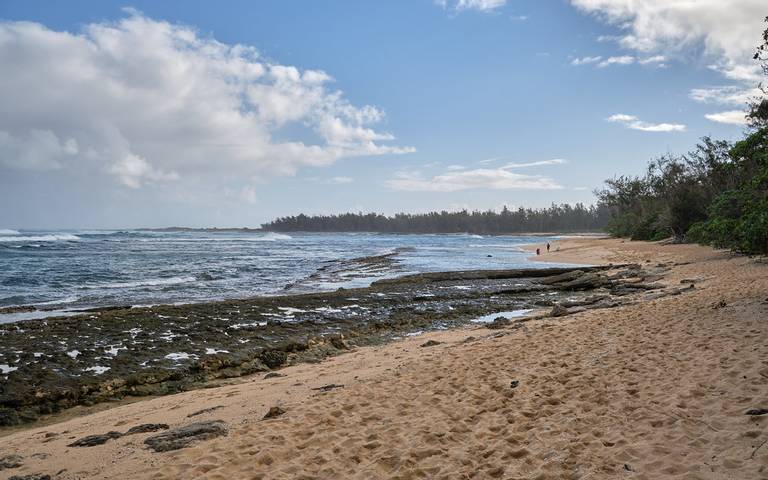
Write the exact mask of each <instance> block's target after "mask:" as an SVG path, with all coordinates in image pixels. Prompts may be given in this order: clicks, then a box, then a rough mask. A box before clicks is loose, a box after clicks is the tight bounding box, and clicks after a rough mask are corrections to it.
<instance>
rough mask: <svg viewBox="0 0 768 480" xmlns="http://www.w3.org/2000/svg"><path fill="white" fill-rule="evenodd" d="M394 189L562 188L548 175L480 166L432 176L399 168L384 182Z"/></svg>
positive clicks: (438, 190)
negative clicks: (394, 174) (394, 176)
mask: <svg viewBox="0 0 768 480" xmlns="http://www.w3.org/2000/svg"><path fill="white" fill-rule="evenodd" d="M386 184H387V186H388V187H389V188H392V189H394V190H406V191H419V192H456V191H460V190H470V189H492V190H552V189H559V188H562V187H561V186H560V185H558V184H557V183H556V182H555V181H554V180H552V179H551V178H549V177H544V176H540V175H522V174H518V173H513V172H510V171H508V170H505V169H502V168H496V169H489V168H479V169H476V170H463V171H458V172H447V173H444V174H442V175H436V176H434V177H431V178H424V177H422V176H421V175H420V174H418V173H413V172H400V173H399V174H398V175H397V176H396V178H394V179H392V180H388V181H387V182H386Z"/></svg>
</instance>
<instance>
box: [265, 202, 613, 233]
mask: <svg viewBox="0 0 768 480" xmlns="http://www.w3.org/2000/svg"><path fill="white" fill-rule="evenodd" d="M608 218H609V212H608V210H607V209H606V208H603V207H598V206H589V207H587V206H584V205H583V204H581V203H577V204H576V205H573V206H571V205H567V204H563V205H554V204H553V205H552V206H551V207H549V208H541V209H531V208H519V209H517V210H510V209H508V208H507V207H504V208H503V209H502V210H501V211H500V212H496V211H493V210H486V211H472V212H470V211H467V210H462V211H458V212H449V211H442V212H429V213H419V214H409V213H398V214H396V215H394V216H391V217H389V216H385V215H381V214H377V213H344V214H341V215H315V216H308V215H304V214H300V215H296V216H289V217H282V218H278V219H276V220H273V221H272V222H270V223H266V224H264V225H262V228H264V229H265V230H271V231H276V232H296V231H311V232H384V233H477V234H505V233H524V232H588V231H589V232H591V231H599V230H601V229H602V228H603V227H604V226H605V224H606V223H607V221H608Z"/></svg>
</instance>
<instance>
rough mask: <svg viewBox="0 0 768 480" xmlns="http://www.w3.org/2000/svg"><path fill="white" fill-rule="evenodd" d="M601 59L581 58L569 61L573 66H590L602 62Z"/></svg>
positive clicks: (597, 57) (595, 57)
mask: <svg viewBox="0 0 768 480" xmlns="http://www.w3.org/2000/svg"><path fill="white" fill-rule="evenodd" d="M602 59H603V57H601V56H600V55H597V56H594V57H581V58H574V59H573V60H571V65H574V66H577V67H578V66H580V65H590V64H592V63H597V62H599V61H600V60H602Z"/></svg>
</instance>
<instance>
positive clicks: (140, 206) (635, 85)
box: [0, 0, 768, 229]
mask: <svg viewBox="0 0 768 480" xmlns="http://www.w3.org/2000/svg"><path fill="white" fill-rule="evenodd" d="M766 15H768V5H766V4H765V1H764V0H698V1H696V2H691V1H690V0H547V1H541V0H437V1H436V0H386V1H384V0H346V1H345V0H338V1H320V0H317V1H310V0H305V1H298V0H262V1H256V2H254V1H248V0H241V1H238V0H231V1H228V2H203V1H181V0H179V1H171V0H169V1H164V2H153V1H133V2H128V1H121V2H113V1H108V0H89V1H86V0H71V1H68V2H55V1H48V2H43V1H36V0H3V1H2V2H0V72H2V74H1V75H0V228H15V229H54V228H108V229H109V228H137V227H162V226H171V225H174V226H179V225H182V226H192V227H206V226H218V227H225V226H251V227H254V226H259V225H260V224H261V223H262V222H266V221H269V220H270V219H272V218H274V217H278V216H283V215H293V214H297V213H302V212H303V213H307V214H328V213H340V212H346V211H365V212H369V211H373V212H380V213H385V214H392V213H395V212H400V211H407V212H424V211H430V210H443V209H448V210H454V209H462V208H467V209H483V210H485V209H499V208H502V207H503V206H504V205H507V206H510V207H512V208H516V207H518V206H527V207H544V206H548V205H549V204H551V203H553V202H556V203H561V202H569V203H575V202H583V203H586V204H591V203H593V202H594V201H595V198H594V195H593V190H594V189H595V188H599V187H600V185H601V183H602V181H603V180H605V179H607V178H611V177H613V176H615V175H624V174H639V173H642V172H643V170H644V169H645V167H646V165H647V163H648V161H649V160H651V159H653V158H655V157H657V156H660V155H664V154H668V153H672V154H682V153H685V152H687V151H689V150H691V149H692V148H693V147H694V146H695V145H696V143H697V142H698V141H699V139H700V138H701V137H703V136H707V135H709V136H713V137H715V138H718V139H726V140H735V139H738V138H739V137H740V136H741V135H742V134H743V133H744V130H745V127H744V113H743V110H744V104H745V101H746V100H747V99H748V98H749V97H750V96H751V95H755V94H756V90H755V87H756V85H757V83H758V82H759V81H760V79H761V73H760V69H759V66H758V65H757V64H756V63H755V62H754V61H753V60H752V54H753V53H754V49H755V46H756V45H757V44H758V43H759V42H760V34H761V32H762V30H763V29H764V28H765V25H764V24H763V21H762V20H763V19H764V18H765V17H766Z"/></svg>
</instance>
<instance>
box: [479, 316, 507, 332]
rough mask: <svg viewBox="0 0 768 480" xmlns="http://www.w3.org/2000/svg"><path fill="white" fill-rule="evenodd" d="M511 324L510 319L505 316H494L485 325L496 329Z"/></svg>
mask: <svg viewBox="0 0 768 480" xmlns="http://www.w3.org/2000/svg"><path fill="white" fill-rule="evenodd" d="M511 324H512V320H510V319H508V318H507V317H496V318H494V319H493V321H492V322H490V323H489V324H487V325H486V326H485V327H486V328H489V329H491V330H498V329H501V328H504V327H508V326H509V325H511Z"/></svg>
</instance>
